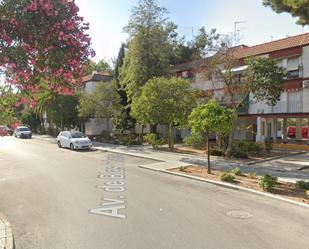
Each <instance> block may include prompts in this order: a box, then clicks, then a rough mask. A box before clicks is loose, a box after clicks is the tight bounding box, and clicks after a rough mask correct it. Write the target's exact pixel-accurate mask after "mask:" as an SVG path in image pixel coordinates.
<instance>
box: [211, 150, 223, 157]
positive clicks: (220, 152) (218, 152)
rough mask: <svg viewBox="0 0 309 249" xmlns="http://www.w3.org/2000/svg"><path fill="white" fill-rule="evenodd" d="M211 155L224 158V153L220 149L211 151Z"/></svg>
mask: <svg viewBox="0 0 309 249" xmlns="http://www.w3.org/2000/svg"><path fill="white" fill-rule="evenodd" d="M210 155H212V156H224V152H223V151H222V150H218V149H210Z"/></svg>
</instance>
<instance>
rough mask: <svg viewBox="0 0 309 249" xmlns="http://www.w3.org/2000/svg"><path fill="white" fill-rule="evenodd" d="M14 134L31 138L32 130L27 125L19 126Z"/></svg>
mask: <svg viewBox="0 0 309 249" xmlns="http://www.w3.org/2000/svg"><path fill="white" fill-rule="evenodd" d="M14 135H15V137H18V138H31V137H32V132H31V130H30V129H29V128H28V127H27V126H17V127H16V129H15V131H14Z"/></svg>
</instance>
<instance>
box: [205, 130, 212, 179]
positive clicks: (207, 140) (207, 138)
mask: <svg viewBox="0 0 309 249" xmlns="http://www.w3.org/2000/svg"><path fill="white" fill-rule="evenodd" d="M206 144H207V147H206V153H207V173H208V174H210V173H211V166H210V155H209V154H210V148H209V137H208V134H207V135H206Z"/></svg>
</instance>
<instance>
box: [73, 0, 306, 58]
mask: <svg viewBox="0 0 309 249" xmlns="http://www.w3.org/2000/svg"><path fill="white" fill-rule="evenodd" d="M137 2H138V0H88V1H86V0H76V4H77V5H78V6H79V7H80V15H81V16H83V17H84V18H85V20H86V21H88V22H90V31H89V32H90V35H91V37H92V43H93V44H92V46H93V48H94V49H95V50H96V53H97V56H96V58H95V60H96V61H98V60H100V59H106V60H108V61H109V62H110V61H111V58H115V57H116V56H117V53H118V49H119V47H120V44H121V42H123V41H125V40H126V39H127V34H125V33H124V32H123V31H122V28H123V27H124V26H125V25H126V24H127V23H128V20H129V17H130V10H131V8H132V6H134V5H135V4H136V3H137ZM158 2H159V4H160V5H161V6H164V7H166V8H167V9H168V10H169V16H170V19H171V20H173V21H174V22H175V23H176V24H177V25H178V28H179V33H180V34H183V35H186V37H187V38H188V39H190V38H191V37H192V33H193V34H194V33H195V34H196V32H197V30H198V28H199V27H201V26H205V27H206V29H208V30H209V29H211V28H217V30H218V32H219V33H223V34H231V33H232V32H233V31H234V22H235V21H245V23H242V24H240V25H239V27H240V43H242V44H246V45H255V44H259V43H264V42H268V41H271V39H273V40H274V39H280V38H284V37H286V36H287V35H296V34H300V33H302V27H301V26H299V25H297V24H295V22H296V19H295V18H292V17H291V16H290V15H289V14H287V13H282V14H277V13H275V12H273V11H272V10H271V9H270V8H266V7H264V6H263V5H262V0H191V1H188V0H187V1H185V0H177V1H175V0H159V1H158ZM303 31H304V32H309V27H308V26H306V27H305V28H304V29H303Z"/></svg>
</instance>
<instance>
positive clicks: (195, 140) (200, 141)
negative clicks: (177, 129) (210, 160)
mask: <svg viewBox="0 0 309 249" xmlns="http://www.w3.org/2000/svg"><path fill="white" fill-rule="evenodd" d="M183 142H184V143H185V145H187V146H189V147H192V148H195V149H205V147H206V140H205V138H204V137H203V136H202V135H201V134H199V133H192V134H191V135H190V136H187V137H185V138H184V139H183Z"/></svg>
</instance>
